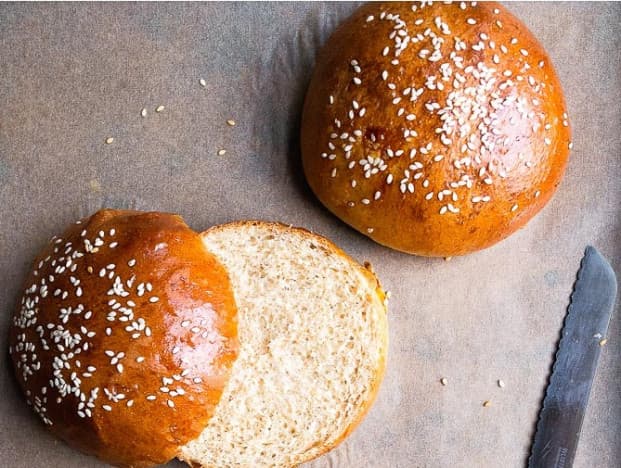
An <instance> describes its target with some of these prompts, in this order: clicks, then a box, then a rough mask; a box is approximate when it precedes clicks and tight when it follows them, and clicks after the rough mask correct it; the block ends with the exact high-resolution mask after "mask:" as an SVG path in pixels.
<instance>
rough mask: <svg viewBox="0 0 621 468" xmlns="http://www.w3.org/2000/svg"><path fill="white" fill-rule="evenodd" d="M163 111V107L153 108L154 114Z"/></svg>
mask: <svg viewBox="0 0 621 468" xmlns="http://www.w3.org/2000/svg"><path fill="white" fill-rule="evenodd" d="M164 109H165V107H164V106H157V107H156V108H155V112H162V111H163V110H164Z"/></svg>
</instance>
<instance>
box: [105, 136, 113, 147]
mask: <svg viewBox="0 0 621 468" xmlns="http://www.w3.org/2000/svg"><path fill="white" fill-rule="evenodd" d="M112 142H114V138H113V137H108V138H106V145H109V144H111V143H112Z"/></svg>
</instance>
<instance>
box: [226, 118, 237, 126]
mask: <svg viewBox="0 0 621 468" xmlns="http://www.w3.org/2000/svg"><path fill="white" fill-rule="evenodd" d="M226 124H227V125H228V126H229V127H234V126H235V121H234V120H233V119H229V120H227V121H226Z"/></svg>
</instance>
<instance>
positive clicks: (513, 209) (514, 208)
mask: <svg viewBox="0 0 621 468" xmlns="http://www.w3.org/2000/svg"><path fill="white" fill-rule="evenodd" d="M517 209H518V205H517V203H516V204H515V205H513V206H512V207H511V211H516V210H517Z"/></svg>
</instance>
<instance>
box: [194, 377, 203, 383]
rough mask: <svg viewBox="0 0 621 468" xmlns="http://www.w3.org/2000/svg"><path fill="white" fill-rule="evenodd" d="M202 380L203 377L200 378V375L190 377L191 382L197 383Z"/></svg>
mask: <svg viewBox="0 0 621 468" xmlns="http://www.w3.org/2000/svg"><path fill="white" fill-rule="evenodd" d="M202 381H203V379H201V378H200V377H194V378H193V379H192V382H194V383H195V384H199V383H201V382H202Z"/></svg>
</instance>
